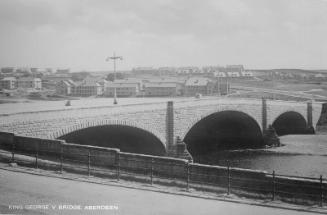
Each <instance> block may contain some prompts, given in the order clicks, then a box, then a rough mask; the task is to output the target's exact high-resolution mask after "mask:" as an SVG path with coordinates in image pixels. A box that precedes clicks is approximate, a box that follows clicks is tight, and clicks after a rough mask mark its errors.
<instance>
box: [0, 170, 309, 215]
mask: <svg viewBox="0 0 327 215" xmlns="http://www.w3.org/2000/svg"><path fill="white" fill-rule="evenodd" d="M0 185H1V186H0V193H2V194H5V195H1V196H0V212H1V213H2V214H134V215H138V214H139V215H141V214H142V215H143V214H188V215H189V214H217V213H221V214H226V215H234V214H265V215H270V214H287V215H293V214H294V215H297V214H314V213H311V212H304V211H297V210H285V209H280V208H274V207H262V206H257V205H248V204H238V203H234V202H226V201H217V200H213V199H205V198H196V197H190V196H183V195H174V194H169V193H162V192H152V191H148V190H141V189H131V188H127V187H121V186H114V185H109V186H108V185H102V184H94V183H88V182H83V181H76V180H67V179H63V178H53V177H48V176H42V175H33V174H28V173H23V172H17V171H9V170H4V169H0Z"/></svg>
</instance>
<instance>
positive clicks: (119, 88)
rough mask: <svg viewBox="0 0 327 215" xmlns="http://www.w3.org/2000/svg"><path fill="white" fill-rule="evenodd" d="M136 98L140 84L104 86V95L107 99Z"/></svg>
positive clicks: (110, 84)
mask: <svg viewBox="0 0 327 215" xmlns="http://www.w3.org/2000/svg"><path fill="white" fill-rule="evenodd" d="M115 90H116V95H117V96H118V97H136V96H138V95H140V84H139V83H136V82H134V83H133V82H122V81H118V82H108V83H107V84H106V85H105V91H104V95H105V96H107V97H113V96H114V95H115Z"/></svg>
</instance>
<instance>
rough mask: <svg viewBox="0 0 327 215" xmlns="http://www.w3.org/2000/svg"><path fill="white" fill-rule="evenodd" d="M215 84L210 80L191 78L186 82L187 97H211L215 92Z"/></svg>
mask: <svg viewBox="0 0 327 215" xmlns="http://www.w3.org/2000/svg"><path fill="white" fill-rule="evenodd" d="M214 88H215V83H214V82H213V81H211V80H210V79H209V78H204V77H191V78H189V79H187V80H186V82H185V95H186V96H195V95H197V94H201V95H209V94H212V93H213V92H214Z"/></svg>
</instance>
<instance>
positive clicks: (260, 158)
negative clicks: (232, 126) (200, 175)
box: [195, 150, 327, 177]
mask: <svg viewBox="0 0 327 215" xmlns="http://www.w3.org/2000/svg"><path fill="white" fill-rule="evenodd" d="M195 160H196V158H195ZM198 162H200V163H206V164H212V165H221V166H227V165H228V162H229V164H230V166H232V167H240V168H246V169H257V170H264V171H267V172H268V173H272V171H273V170H275V171H276V173H277V174H284V175H295V176H306V177H319V176H320V175H323V176H325V177H327V156H324V155H293V154H287V153H276V152H265V151H262V150H257V151H255V150H254V151H247V150H244V151H224V152H220V153H216V154H215V155H211V156H210V158H209V159H208V157H207V158H206V159H204V158H202V160H201V159H200V160H198Z"/></svg>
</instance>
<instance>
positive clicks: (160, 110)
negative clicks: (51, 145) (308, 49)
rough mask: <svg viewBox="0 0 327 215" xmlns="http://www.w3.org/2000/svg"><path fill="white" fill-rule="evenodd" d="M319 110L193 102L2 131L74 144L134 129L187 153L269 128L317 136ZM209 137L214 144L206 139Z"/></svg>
mask: <svg viewBox="0 0 327 215" xmlns="http://www.w3.org/2000/svg"><path fill="white" fill-rule="evenodd" d="M321 109H322V104H321V103H316V102H311V101H310V102H307V103H300V102H290V101H270V100H265V99H262V100H258V99H232V98H209V99H206V98H202V99H193V98H192V99H188V100H185V101H176V102H168V103H166V102H157V103H151V104H135V105H121V106H120V105H118V106H111V107H108V106H107V107H92V108H79V109H68V110H67V109H65V110H56V111H41V112H27V113H16V114H8V115H3V116H1V117H0V120H1V123H0V131H4V132H11V133H14V134H16V135H21V136H30V137H39V138H46V139H57V138H60V139H65V138H66V139H65V140H66V141H72V140H73V139H74V138H73V139H72V137H71V136H69V135H70V134H75V136H76V135H78V132H83V131H86V130H87V129H90V128H99V127H107V128H108V129H110V128H122V129H124V128H135V129H136V130H140V131H143V132H146V133H147V134H149V135H150V136H152V137H154V138H155V139H156V140H157V141H158V142H160V144H161V146H160V147H162V148H163V151H164V153H167V152H169V151H171V150H175V148H176V139H177V137H179V138H180V139H181V140H184V141H185V142H186V143H187V145H188V147H189V146H190V145H192V144H193V145H194V144H195V148H194V149H193V151H194V150H197V149H198V148H199V145H196V144H197V143H192V141H193V142H199V141H200V142H201V141H202V142H205V141H218V140H217V138H218V139H219V136H224V137H225V139H224V141H225V142H228V141H229V139H228V138H236V136H237V135H239V136H238V137H239V139H237V138H236V139H235V140H234V142H235V141H240V140H241V139H244V138H245V139H246V138H248V139H247V141H248V142H247V143H246V144H248V143H249V142H251V143H252V142H253V141H254V142H255V141H256V139H255V138H260V137H262V136H263V134H264V132H265V131H266V130H267V128H268V127H269V125H273V126H274V127H275V129H276V131H277V134H279V135H283V134H290V133H308V132H314V130H315V129H316V124H317V122H318V120H319V117H320V114H321ZM217 126H218V127H217ZM211 128H212V129H211ZM210 129H211V130H210ZM213 129H216V130H217V131H218V130H219V132H218V133H217V131H216V130H213ZM233 129H234V130H233ZM117 131H118V130H117ZM115 132H116V131H115ZM115 132H114V133H113V134H111V136H113V135H115ZM119 132H120V134H122V135H123V136H125V135H124V134H123V133H121V131H119ZM228 133H232V134H229V135H227V134H228ZM236 133H237V134H236ZM201 135H202V136H201ZM208 136H211V138H212V139H214V140H208V139H206V140H204V139H203V138H205V137H208ZM200 137H201V138H202V139H201V138H200ZM83 138H84V137H83ZM192 138H193V139H192ZM194 138H195V139H194ZM199 138H200V139H199ZM226 138H227V139H226ZM221 141H222V140H221ZM259 142H260V141H259ZM259 142H257V143H259ZM251 143H250V144H251ZM110 147H112V146H110ZM208 150H209V149H208ZM191 151H192V149H191ZM146 153H150V154H151V152H146ZM158 153H159V152H158ZM162 153H163V152H161V153H159V154H162ZM191 154H192V152H191Z"/></svg>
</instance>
